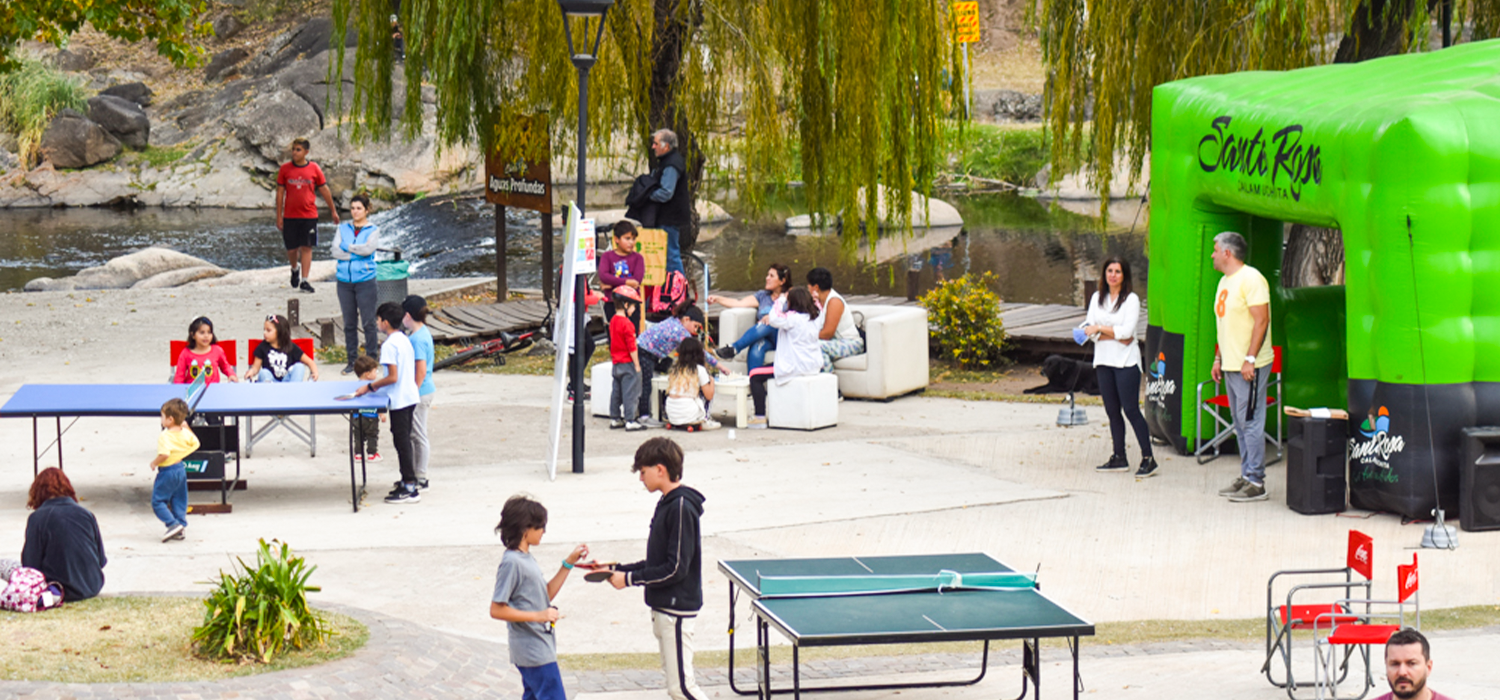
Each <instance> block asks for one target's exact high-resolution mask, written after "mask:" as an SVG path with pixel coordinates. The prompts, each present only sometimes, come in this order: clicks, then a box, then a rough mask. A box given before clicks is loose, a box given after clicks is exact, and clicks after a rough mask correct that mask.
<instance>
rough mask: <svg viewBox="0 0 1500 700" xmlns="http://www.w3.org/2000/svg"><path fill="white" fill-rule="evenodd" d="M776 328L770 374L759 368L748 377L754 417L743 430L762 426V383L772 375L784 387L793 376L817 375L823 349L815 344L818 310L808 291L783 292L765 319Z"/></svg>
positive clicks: (763, 395) (764, 397) (764, 402)
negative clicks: (774, 355)
mask: <svg viewBox="0 0 1500 700" xmlns="http://www.w3.org/2000/svg"><path fill="white" fill-rule="evenodd" d="M766 319H767V321H766V322H767V323H769V324H771V326H772V327H773V328H775V329H776V362H775V363H774V365H773V368H772V371H770V372H767V371H766V369H767V368H765V367H762V368H760V369H758V370H756V371H755V372H753V373H751V375H750V397H751V398H752V399H754V401H755V417H754V418H751V419H750V423H749V425H748V426H747V427H749V428H754V429H763V428H765V427H766V380H768V379H771V378H772V377H773V376H774V377H775V379H776V383H777V384H779V385H785V384H786V383H787V382H789V381H791V380H792V378H793V377H801V376H807V375H813V374H817V373H818V372H819V371H820V369H821V368H822V365H823V350H822V347H821V346H820V345H819V344H818V322H817V321H818V307H817V304H815V303H813V297H812V294H811V293H810V292H808V291H807V290H806V289H803V288H802V287H796V288H794V289H792V291H790V292H787V293H786V296H785V297H784V302H781V301H778V302H776V308H774V309H772V310H771V314H770V315H769V316H767V317H766Z"/></svg>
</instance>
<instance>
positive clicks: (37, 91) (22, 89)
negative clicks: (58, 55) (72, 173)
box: [0, 56, 88, 168]
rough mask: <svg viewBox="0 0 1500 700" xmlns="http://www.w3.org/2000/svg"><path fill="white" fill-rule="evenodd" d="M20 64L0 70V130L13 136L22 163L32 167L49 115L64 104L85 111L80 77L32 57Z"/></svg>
mask: <svg viewBox="0 0 1500 700" xmlns="http://www.w3.org/2000/svg"><path fill="white" fill-rule="evenodd" d="M19 63H20V67H19V68H17V69H16V70H14V71H11V72H8V73H0V129H4V130H5V131H8V132H10V133H12V134H15V135H16V141H17V143H18V145H19V150H20V153H18V154H17V155H18V156H20V158H21V164H22V165H24V166H25V167H26V168H31V167H32V166H33V165H35V164H36V163H37V162H38V161H39V160H40V158H41V153H40V148H41V144H42V134H44V133H46V131H47V127H48V125H50V124H51V123H52V116H53V115H55V114H57V112H58V111H59V110H61V109H63V108H65V107H68V108H72V109H76V110H78V111H80V112H88V103H87V101H86V100H85V99H84V96H83V80H82V79H81V78H75V77H71V76H69V75H67V74H65V73H63V72H62V71H59V70H57V69H55V68H53V67H51V66H49V65H47V64H45V63H43V62H41V61H39V60H37V59H36V58H35V57H32V56H23V57H21V58H20V61H19Z"/></svg>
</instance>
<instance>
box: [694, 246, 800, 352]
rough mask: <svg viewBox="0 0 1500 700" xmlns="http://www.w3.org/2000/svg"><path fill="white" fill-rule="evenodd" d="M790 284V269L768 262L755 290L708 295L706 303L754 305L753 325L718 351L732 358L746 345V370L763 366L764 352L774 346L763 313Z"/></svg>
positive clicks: (765, 312)
mask: <svg viewBox="0 0 1500 700" xmlns="http://www.w3.org/2000/svg"><path fill="white" fill-rule="evenodd" d="M791 284H792V270H791V268H788V267H787V266H786V265H782V264H780V263H771V267H769V268H767V269H766V286H765V289H762V290H760V291H758V292H756V293H755V294H752V295H750V296H748V297H744V298H741V299H731V298H729V297H721V296H719V295H717V294H710V295H709V296H708V303H710V304H718V305H720V306H724V307H727V308H731V309H734V308H740V309H748V308H754V309H755V310H756V311H755V319H756V323H755V325H753V326H751V327H750V329H749V330H747V331H745V332H744V334H743V335H741V336H740V338H739V340H736V341H734V343H733V344H731V345H725V346H724V347H722V348H719V351H718V355H719V357H722V358H724V359H726V360H732V359H734V356H735V355H738V354H740V352H742V351H744V350H745V349H746V348H749V350H750V355H749V356H748V357H746V358H745V361H746V364H747V368H746V369H747V370H751V369H756V368H758V367H764V366H765V364H766V353H768V352H770V351H772V350H775V349H776V329H775V328H772V327H771V325H770V324H768V323H766V315H767V314H769V313H771V307H772V306H773V305H775V303H776V300H777V299H780V298H781V297H782V295H784V294H786V290H787V289H788V288H789V287H790V286H791Z"/></svg>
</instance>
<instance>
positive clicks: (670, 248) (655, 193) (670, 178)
mask: <svg viewBox="0 0 1500 700" xmlns="http://www.w3.org/2000/svg"><path fill="white" fill-rule="evenodd" d="M651 152H652V153H654V154H656V169H655V170H653V171H651V174H652V175H653V176H655V177H656V182H657V186H656V189H654V190H652V191H651V193H650V194H649V195H648V196H649V198H650V199H651V201H652V202H655V203H656V225H657V226H659V227H661V229H662V230H663V231H666V232H667V272H671V271H673V270H676V271H678V272H681V273H682V274H684V275H686V274H687V270H685V269H684V268H683V267H682V245H681V234H682V229H683V228H684V227H687V226H692V225H693V202H692V196H691V195H690V194H689V193H688V184H687V162H686V161H685V160H683V158H682V153H681V152H680V151H678V150H677V134H676V133H674V132H673V131H672V130H671V129H659V130H657V131H656V132H655V133H653V134H651Z"/></svg>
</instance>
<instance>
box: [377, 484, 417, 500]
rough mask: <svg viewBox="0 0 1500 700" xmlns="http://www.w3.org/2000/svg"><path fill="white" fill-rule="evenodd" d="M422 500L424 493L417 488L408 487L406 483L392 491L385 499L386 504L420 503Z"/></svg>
mask: <svg viewBox="0 0 1500 700" xmlns="http://www.w3.org/2000/svg"><path fill="white" fill-rule="evenodd" d="M421 500H422V493H421V492H420V491H418V490H417V489H416V487H415V486H408V485H407V484H404V483H403V484H401V485H400V486H397V487H396V488H394V489H391V492H390V493H389V494H387V495H386V497H385V502H386V503H419V502H421Z"/></svg>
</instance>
